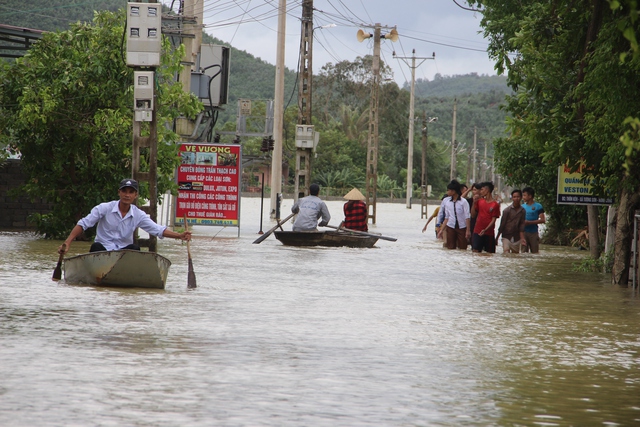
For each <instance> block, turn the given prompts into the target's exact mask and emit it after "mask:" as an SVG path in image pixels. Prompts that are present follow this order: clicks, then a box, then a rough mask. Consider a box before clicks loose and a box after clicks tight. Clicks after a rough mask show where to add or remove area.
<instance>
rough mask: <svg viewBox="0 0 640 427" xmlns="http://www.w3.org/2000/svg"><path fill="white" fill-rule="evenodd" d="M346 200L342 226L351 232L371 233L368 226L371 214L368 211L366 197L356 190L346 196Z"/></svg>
mask: <svg viewBox="0 0 640 427" xmlns="http://www.w3.org/2000/svg"><path fill="white" fill-rule="evenodd" d="M344 199H345V200H347V203H345V204H344V207H343V208H342V210H343V211H344V222H343V223H342V226H343V227H344V228H348V229H350V230H357V231H369V227H368V225H367V217H368V215H369V212H368V211H367V204H366V203H365V202H364V200H365V197H364V195H363V194H362V193H361V192H360V190H358V189H357V188H354V189H353V190H351V191H349V192H348V193H347V194H345V196H344Z"/></svg>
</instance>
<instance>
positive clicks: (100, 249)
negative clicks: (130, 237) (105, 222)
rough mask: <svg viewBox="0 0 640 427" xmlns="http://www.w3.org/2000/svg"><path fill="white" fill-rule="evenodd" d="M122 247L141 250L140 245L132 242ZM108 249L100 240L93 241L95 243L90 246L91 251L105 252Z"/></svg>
mask: <svg viewBox="0 0 640 427" xmlns="http://www.w3.org/2000/svg"><path fill="white" fill-rule="evenodd" d="M120 249H131V250H134V251H139V250H140V246H138V245H134V244H130V245H127V246H125V247H124V248H120ZM106 250H107V248H105V247H104V245H103V244H102V243H98V242H93V244H92V245H91V247H90V248H89V252H104V251H106Z"/></svg>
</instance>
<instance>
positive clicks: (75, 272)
mask: <svg viewBox="0 0 640 427" xmlns="http://www.w3.org/2000/svg"><path fill="white" fill-rule="evenodd" d="M170 266H171V261H169V260H168V259H167V258H165V257H163V256H162V255H158V254H157V253H155V252H142V251H133V250H119V251H104V252H91V253H88V254H82V255H77V256H74V257H71V258H66V259H65V260H64V279H65V281H66V282H67V283H72V284H86V285H99V286H126V287H138V288H154V289H164V286H165V282H166V280H167V275H168V274H169V267H170Z"/></svg>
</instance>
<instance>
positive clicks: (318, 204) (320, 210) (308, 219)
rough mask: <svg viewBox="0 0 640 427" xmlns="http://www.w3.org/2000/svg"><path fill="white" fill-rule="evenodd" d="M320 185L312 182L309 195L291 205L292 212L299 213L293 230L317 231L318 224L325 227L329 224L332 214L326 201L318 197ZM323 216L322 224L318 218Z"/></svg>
mask: <svg viewBox="0 0 640 427" xmlns="http://www.w3.org/2000/svg"><path fill="white" fill-rule="evenodd" d="M319 193H320V186H319V185H318V184H311V185H310V186H309V195H308V196H307V197H303V198H301V199H298V201H297V202H295V203H294V204H293V206H292V207H291V212H293V213H294V214H297V216H296V220H295V222H294V223H293V231H317V230H318V226H320V227H324V226H325V225H327V224H329V220H330V219H331V214H329V208H327V205H326V203H325V202H323V201H322V199H320V197H318V194H319ZM320 218H322V221H320V224H318V220H319V219H320Z"/></svg>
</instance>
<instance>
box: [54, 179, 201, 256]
mask: <svg viewBox="0 0 640 427" xmlns="http://www.w3.org/2000/svg"><path fill="white" fill-rule="evenodd" d="M118 196H119V197H120V199H119V200H113V201H111V202H106V203H101V204H99V205H98V206H95V207H94V208H93V209H91V213H90V214H89V215H87V216H85V217H84V218H82V219H81V220H80V221H78V223H77V224H76V226H75V227H73V230H71V233H69V237H67V239H66V240H65V241H64V244H62V245H60V247H59V248H58V253H59V254H65V253H67V252H68V251H69V248H70V247H71V242H73V241H74V240H75V239H76V238H77V237H78V236H79V235H80V234H81V233H82V232H83V231H84V230H87V229H89V228H91V227H93V226H94V225H96V224H98V227H97V230H96V238H95V241H94V242H93V244H92V245H91V248H90V249H89V252H98V251H114V250H119V249H133V250H140V247H139V246H137V245H135V244H134V243H133V232H134V231H135V229H136V228H141V229H143V230H144V231H146V232H147V233H149V234H150V235H152V236H157V237H159V238H161V239H162V238H163V237H170V238H174V239H180V240H187V241H188V240H191V232H190V231H184V232H182V233H176V232H175V231H171V230H169V229H168V228H167V227H166V226H164V225H158V224H157V223H155V222H154V221H153V220H152V219H151V217H150V216H149V215H148V214H147V213H145V212H144V211H143V210H141V209H140V208H138V207H137V206H136V205H134V202H135V200H136V198H137V197H138V182H137V181H136V180H134V179H123V180H122V181H121V182H120V187H119V188H118Z"/></svg>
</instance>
